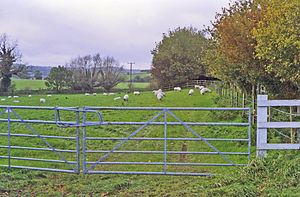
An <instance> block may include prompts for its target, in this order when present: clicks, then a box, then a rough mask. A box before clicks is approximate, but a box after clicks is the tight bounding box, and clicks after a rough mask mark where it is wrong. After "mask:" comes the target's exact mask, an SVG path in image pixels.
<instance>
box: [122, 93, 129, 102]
mask: <svg viewBox="0 0 300 197" xmlns="http://www.w3.org/2000/svg"><path fill="white" fill-rule="evenodd" d="M128 99H129V96H128V94H125V95H124V97H123V100H124V101H126V102H128Z"/></svg>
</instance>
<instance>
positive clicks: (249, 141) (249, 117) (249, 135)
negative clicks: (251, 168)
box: [248, 109, 251, 164]
mask: <svg viewBox="0 0 300 197" xmlns="http://www.w3.org/2000/svg"><path fill="white" fill-rule="evenodd" d="M248 124H249V125H248V164H249V162H250V153H251V152H250V150H251V110H250V109H249V110H248Z"/></svg>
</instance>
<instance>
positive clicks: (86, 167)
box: [0, 106, 251, 175]
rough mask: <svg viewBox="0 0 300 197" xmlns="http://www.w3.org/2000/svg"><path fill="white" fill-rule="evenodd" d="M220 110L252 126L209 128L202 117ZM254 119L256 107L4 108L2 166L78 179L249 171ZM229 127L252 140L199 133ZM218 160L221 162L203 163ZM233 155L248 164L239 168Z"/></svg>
mask: <svg viewBox="0 0 300 197" xmlns="http://www.w3.org/2000/svg"><path fill="white" fill-rule="evenodd" d="M216 111H240V112H243V113H244V114H246V115H247V121H245V122H201V121H197V119H199V118H200V119H201V117H200V116H198V115H201V114H198V115H197V114H194V113H197V112H201V113H202V112H216ZM130 112H134V114H133V116H130ZM137 112H138V113H137ZM122 113H123V116H122ZM178 113H179V114H178ZM110 115H113V116H112V117H113V118H112V119H111V118H110ZM202 115H203V114H202ZM204 115H205V114H204ZM118 118H119V119H120V120H116V119H118ZM130 118H133V119H134V120H132V121H129V120H130ZM144 119H145V120H144ZM250 120H251V117H250V109H249V108H165V107H161V108H160V107H83V108H82V109H79V108H78V107H34V106H0V124H1V126H0V129H1V131H0V165H1V166H3V167H8V168H9V169H10V168H24V169H32V170H45V171H54V172H66V173H77V174H78V173H80V172H81V171H82V173H84V174H158V175H159V174H161V175H210V174H211V173H210V172H207V170H204V171H205V172H202V171H203V170H200V172H199V171H197V169H192V167H202V166H208V167H211V166H214V167H218V166H241V165H247V163H248V161H249V158H250ZM221 127H226V128H231V127H238V128H245V132H244V133H245V135H243V136H244V137H243V138H240V137H239V134H237V135H236V136H235V135H234V136H232V134H229V136H230V138H229V137H228V136H227V137H224V136H223V137H222V136H221V137H219V136H218V135H217V137H205V136H203V133H207V132H205V131H198V130H197V128H205V129H208V130H211V129H212V128H213V129H214V128H221ZM229 131H230V129H229ZM238 132H240V131H238ZM81 134H82V135H81ZM226 135H227V134H226ZM81 136H82V137H81ZM81 140H82V142H81ZM148 142H149V143H150V144H147V143H148ZM226 142H229V143H234V144H236V143H244V144H245V143H246V149H243V150H244V151H236V149H231V150H230V151H225V148H226V147H227V148H228V147H230V146H228V145H223V143H226ZM190 143H191V144H190ZM214 143H216V144H214ZM220 145H222V146H221V147H219V146H220ZM81 149H82V152H81ZM146 149H150V150H146ZM173 149H174V150H173ZM175 149H176V150H175ZM229 149H230V148H229ZM190 156H195V158H192V157H191V158H190ZM197 156H204V157H203V158H197ZM213 156H217V157H218V158H219V159H217V160H213V161H212V162H209V163H208V162H202V161H209V160H210V158H211V157H213ZM233 156H242V157H246V158H247V159H246V160H243V161H246V162H244V163H239V161H240V160H238V161H234V160H233V159H232V157H233ZM132 160H137V161H132ZM218 161H220V162H218Z"/></svg>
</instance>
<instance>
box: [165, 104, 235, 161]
mask: <svg viewBox="0 0 300 197" xmlns="http://www.w3.org/2000/svg"><path fill="white" fill-rule="evenodd" d="M166 111H167V113H168V114H170V115H171V116H173V117H174V118H175V119H176V120H177V121H179V122H180V123H181V124H182V125H183V126H184V127H185V128H186V129H187V130H188V131H190V132H192V133H193V134H194V135H195V136H197V137H198V138H199V139H200V140H201V141H203V142H204V143H205V144H206V145H207V146H209V147H210V148H212V149H213V150H214V151H216V152H217V153H218V154H219V155H221V156H222V157H223V158H224V159H225V160H226V161H227V162H228V163H230V164H232V165H235V164H234V162H233V161H231V159H229V158H228V157H227V156H226V155H224V154H223V153H222V152H221V151H219V150H218V149H217V148H216V147H214V146H213V145H211V144H210V143H209V142H208V141H207V140H206V139H205V138H203V137H202V136H201V135H200V134H198V133H197V132H196V131H194V130H193V129H192V128H191V127H190V126H188V125H187V124H185V123H184V122H183V121H182V120H181V119H179V118H178V117H177V116H176V115H175V114H174V113H173V112H171V111H170V110H168V109H167V110H166Z"/></svg>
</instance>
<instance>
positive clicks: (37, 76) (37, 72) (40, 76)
mask: <svg viewBox="0 0 300 197" xmlns="http://www.w3.org/2000/svg"><path fill="white" fill-rule="evenodd" d="M34 78H35V79H43V73H42V72H41V71H40V70H35V71H34Z"/></svg>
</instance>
